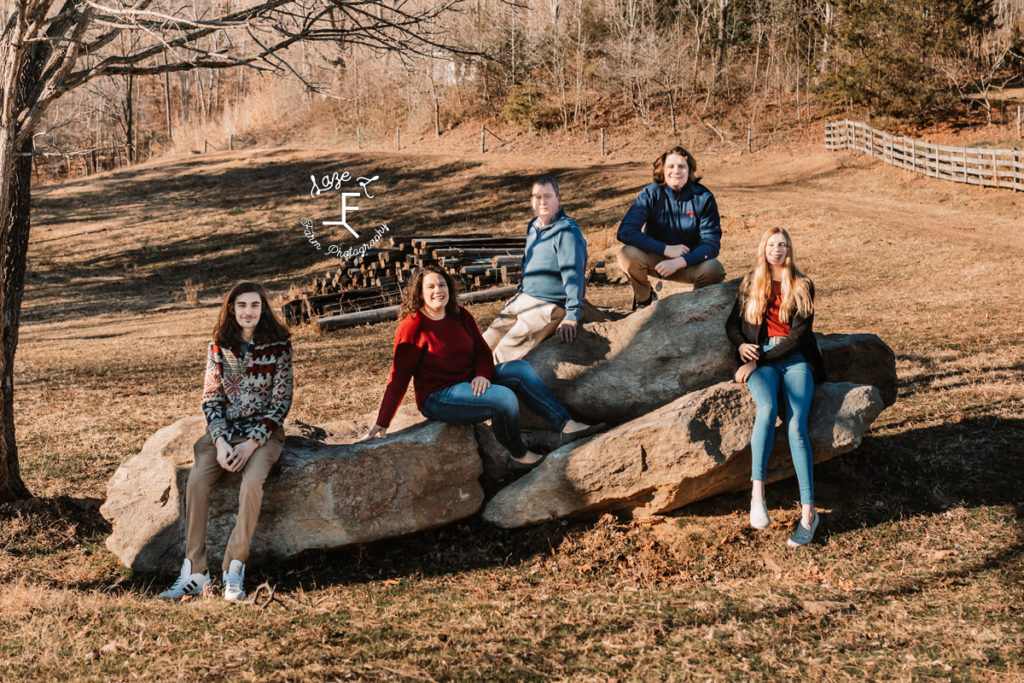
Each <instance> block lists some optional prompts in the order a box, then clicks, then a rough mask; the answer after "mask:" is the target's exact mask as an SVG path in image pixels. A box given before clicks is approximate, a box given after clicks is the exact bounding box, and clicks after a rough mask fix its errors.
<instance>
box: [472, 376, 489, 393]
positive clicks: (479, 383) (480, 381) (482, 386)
mask: <svg viewBox="0 0 1024 683" xmlns="http://www.w3.org/2000/svg"><path fill="white" fill-rule="evenodd" d="M469 386H471V387H473V395H474V396H481V395H483V393H484V392H485V391H487V390H488V389H489V388H490V387H491V381H490V380H489V379H487V378H486V377H474V378H473V381H472V382H470V383H469Z"/></svg>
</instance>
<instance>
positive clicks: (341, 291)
mask: <svg viewBox="0 0 1024 683" xmlns="http://www.w3.org/2000/svg"><path fill="white" fill-rule="evenodd" d="M390 242H391V248H388V249H370V250H367V251H366V253H365V254H362V255H358V254H357V255H354V256H350V257H345V258H340V259H339V266H338V268H337V269H336V270H333V271H329V272H327V273H325V274H324V275H322V276H317V277H314V278H313V283H312V285H313V286H312V293H311V294H309V295H306V296H303V297H302V298H300V299H295V300H293V301H290V302H288V303H287V304H285V305H284V314H285V317H286V319H287V320H288V323H289V324H291V325H297V324H302V323H306V322H314V321H317V320H318V319H320V318H324V317H331V316H337V315H340V314H345V313H351V312H356V311H365V310H368V309H376V308H382V307H386V306H394V305H396V304H398V303H400V302H401V298H402V286H403V285H404V283H405V282H406V281H408V279H409V278H410V277H411V276H412V274H413V272H415V270H416V269H417V268H420V267H421V266H425V265H428V264H435V265H439V266H441V267H442V268H443V269H444V270H445V271H446V272H447V273H448V274H450V275H451V276H452V277H453V278H454V279H455V280H456V281H457V282H458V284H459V287H460V289H461V290H462V291H463V292H475V291H479V290H482V289H486V288H502V289H503V290H504V288H507V287H510V286H514V285H517V284H518V283H519V280H520V277H521V275H522V258H523V250H524V248H525V246H526V238H525V237H495V236H493V235H491V234H488V233H472V234H460V235H440V236H416V235H413V236H406V237H392V238H391V240H390ZM603 266H604V263H603V262H599V263H598V264H597V268H598V272H596V273H595V272H591V273H589V281H590V282H595V281H606V278H605V277H604V274H603V272H600V271H601V269H602V268H603Z"/></svg>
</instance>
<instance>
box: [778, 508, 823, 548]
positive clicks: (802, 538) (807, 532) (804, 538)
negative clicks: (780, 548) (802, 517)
mask: <svg viewBox="0 0 1024 683" xmlns="http://www.w3.org/2000/svg"><path fill="white" fill-rule="evenodd" d="M820 519H821V516H820V515H819V514H818V513H817V512H815V513H814V519H813V520H811V528H810V529H808V528H807V527H805V526H804V524H803V522H800V523H799V524H797V525H796V531H794V532H793V535H792V536H790V537H789V540H788V541H786V545H788V546H789V547H790V548H799V547H800V546H802V545H807V544H808V543H810V542H811V541H812V540H814V531H815V530H816V529H817V528H818V520H820Z"/></svg>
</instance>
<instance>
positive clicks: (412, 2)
mask: <svg viewBox="0 0 1024 683" xmlns="http://www.w3.org/2000/svg"><path fill="white" fill-rule="evenodd" d="M459 1H460V0H441V1H440V2H428V1H427V0H236V3H237V4H235V5H234V6H226V5H222V4H221V3H214V4H211V5H210V6H209V7H208V8H206V7H199V6H198V5H193V6H192V7H183V6H182V4H181V3H175V2H171V1H170V0H3V2H2V4H0V7H2V16H0V19H2V21H3V27H4V28H3V37H2V39H0V86H2V90H0V105H2V106H0V501H9V500H14V499H19V498H26V497H29V495H30V494H29V492H28V490H27V489H26V487H25V485H24V483H23V482H22V479H21V476H20V472H19V465H18V450H17V442H16V440H15V433H14V373H13V369H14V355H15V350H16V349H17V344H18V325H19V320H20V316H21V302H22V296H23V293H24V281H25V266H26V252H27V248H28V238H29V228H30V204H31V180H32V177H31V170H32V166H31V154H32V152H33V147H32V137H33V133H34V132H35V131H36V130H37V128H38V127H39V126H40V122H41V121H42V120H43V117H44V116H45V114H46V112H47V110H48V109H49V108H50V107H51V105H53V104H54V103H55V102H56V101H57V100H59V99H60V98H61V97H63V96H65V95H66V94H67V93H68V92H70V91H72V90H74V89H75V88H78V87H80V86H82V85H84V84H86V83H89V82H90V81H93V80H94V79H97V78H100V77H102V76H120V77H128V78H131V77H137V76H144V75H154V74H163V73H172V72H192V71H195V70H197V69H211V70H219V69H225V68H231V67H241V66H250V67H253V68H261V69H275V70H281V69H284V68H287V67H286V65H283V64H282V63H281V61H280V60H279V59H275V54H276V53H278V52H279V51H281V50H283V49H285V48H287V47H289V46H291V45H294V44H297V43H299V42H300V41H304V40H313V41H333V42H343V43H348V44H354V45H364V46H367V47H370V48H372V49H375V50H383V51H393V52H396V53H398V54H417V53H418V54H430V53H432V52H434V51H436V50H444V49H449V50H454V49H458V48H455V47H454V46H452V45H449V44H448V43H447V42H446V39H445V36H444V35H443V34H439V33H436V32H435V29H434V27H436V26H439V25H440V24H439V23H437V22H436V21H435V20H436V19H437V17H439V16H440V15H442V14H444V13H446V12H448V11H449V10H451V9H453V8H454V6H455V5H456V4H458V2H459ZM197 10H198V11H197Z"/></svg>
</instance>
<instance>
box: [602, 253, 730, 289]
mask: <svg viewBox="0 0 1024 683" xmlns="http://www.w3.org/2000/svg"><path fill="white" fill-rule="evenodd" d="M664 260H665V257H664V256H663V255H661V254H652V253H650V252H647V251H644V250H643V249H638V248H637V247H634V246H633V245H632V244H626V245H624V246H623V247H622V249H620V250H619V268H621V269H622V272H623V273H625V275H626V277H627V278H628V279H629V284H630V285H632V286H633V296H635V297H636V300H637V301H647V300H648V299H650V298H651V281H650V276H651V275H653V276H655V277H661V276H660V275H658V273H657V271H655V270H654V266H656V265H658V264H659V263H661V262H662V261H664ZM665 279H667V280H672V281H673V282H686V283H688V284H691V285H693V288H694V289H700V288H701V287H707V286H708V285H714V284H717V283H719V282H721V281H722V280H724V279H725V268H723V267H722V264H721V262H720V261H719V260H718V259H716V258H712V259H708V260H707V261H704V262H703V263H698V264H696V265H693V266H690V267H688V268H680V269H679V270H677V271H676V272H674V273H672V274H671V275H670V276H668V277H667V278H665Z"/></svg>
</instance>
